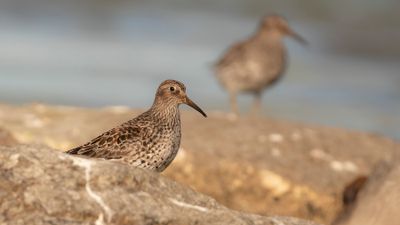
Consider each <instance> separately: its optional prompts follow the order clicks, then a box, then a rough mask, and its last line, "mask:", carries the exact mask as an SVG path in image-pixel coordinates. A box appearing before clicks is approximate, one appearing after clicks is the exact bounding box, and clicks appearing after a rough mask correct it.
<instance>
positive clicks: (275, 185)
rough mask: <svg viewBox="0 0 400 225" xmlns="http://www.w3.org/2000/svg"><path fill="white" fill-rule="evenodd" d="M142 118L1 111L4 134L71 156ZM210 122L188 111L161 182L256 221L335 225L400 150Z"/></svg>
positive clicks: (279, 124)
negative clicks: (366, 180)
mask: <svg viewBox="0 0 400 225" xmlns="http://www.w3.org/2000/svg"><path fill="white" fill-rule="evenodd" d="M182 108H183V107H182ZM183 109H184V108H183ZM140 112H142V111H141V110H132V109H129V108H124V107H109V108H101V109H87V108H77V107H65V106H49V105H42V104H29V105H22V106H12V105H0V126H1V127H4V128H5V129H7V130H9V131H10V132H11V133H12V135H13V136H14V137H15V138H16V139H17V140H18V142H20V143H27V144H32V143H36V144H44V145H47V146H50V147H52V148H54V149H58V150H66V149H68V148H72V147H74V146H77V145H80V144H83V143H85V142H86V141H88V140H90V139H92V138H94V137H96V136H97V135H98V134H100V133H102V132H104V131H105V130H107V129H110V128H112V127H114V126H116V125H118V124H119V123H121V122H124V121H126V120H128V119H130V118H132V117H134V116H136V115H138V114H139V113H140ZM207 114H208V115H209V117H208V118H207V119H204V118H203V117H202V116H201V115H199V114H198V113H197V112H191V111H185V110H182V123H183V127H182V132H183V133H182V144H181V147H182V148H181V149H180V151H179V153H178V155H177V158H176V159H175V160H174V161H173V162H172V164H171V166H170V167H168V168H167V169H166V171H165V172H164V173H163V175H165V176H167V177H169V178H172V179H173V180H176V181H178V182H179V183H182V184H185V185H188V186H190V187H191V188H193V189H195V190H197V191H199V192H201V193H204V194H207V195H210V196H212V197H213V198H215V199H216V200H217V201H218V202H220V203H222V204H223V205H225V206H227V207H229V208H233V209H235V210H240V211H246V212H251V213H256V214H263V215H285V216H295V217H301V218H305V219H310V220H314V221H317V222H320V223H325V224H329V223H330V222H332V220H333V219H334V218H336V215H337V214H338V212H340V211H341V210H342V203H341V196H342V190H343V188H344V187H345V186H346V185H347V184H348V183H349V182H351V181H352V180H354V179H355V178H356V177H359V176H362V175H366V176H368V175H369V174H370V173H371V172H372V171H373V170H374V168H375V167H376V165H377V164H379V163H380V162H381V161H388V160H390V159H391V158H393V157H392V155H393V153H394V152H396V151H399V150H400V145H399V144H398V143H396V142H394V141H392V140H390V139H387V138H384V137H379V136H377V135H372V134H365V133H359V132H352V131H347V130H343V129H338V128H329V127H323V126H316V125H309V124H300V123H293V122H288V121H280V120H276V119H272V118H268V117H262V118H241V119H239V120H234V119H232V118H230V117H229V116H228V115H227V114H225V113H221V112H207Z"/></svg>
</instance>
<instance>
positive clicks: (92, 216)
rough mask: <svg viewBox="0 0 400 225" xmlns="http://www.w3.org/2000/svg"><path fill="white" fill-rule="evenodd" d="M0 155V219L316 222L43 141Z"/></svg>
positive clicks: (147, 224) (99, 224)
mask: <svg viewBox="0 0 400 225" xmlns="http://www.w3.org/2000/svg"><path fill="white" fill-rule="evenodd" d="M0 162H1V163H0V178H1V179H0V202H1V204H0V224H15V225H19V224H21V225H22V224H35V225H40V224H57V225H63V224H68V225H72V224H80V225H81V224H95V225H104V224H118V225H124V224H127V225H128V224H129V225H131V224H135V225H142V224H143V225H155V224H177V225H179V224H182V225H190V224H207V225H208V224H218V225H224V224H229V225H234V224H249V225H250V224H254V225H256V224H266V225H312V224H313V223H311V222H307V221H302V220H298V219H292V218H285V217H261V216H257V215H250V214H245V213H241V212H238V211H233V210H230V209H227V208H225V207H224V206H221V205H220V204H218V203H217V202H216V201H215V200H213V199H211V198H209V197H206V196H204V195H202V194H199V193H196V192H194V191H193V190H191V189H189V188H186V187H184V186H182V185H179V184H177V183H175V182H173V181H171V180H168V179H166V178H164V177H163V176H162V175H159V174H156V173H152V172H149V171H145V170H141V169H138V168H132V167H129V166H126V165H123V164H119V163H116V162H108V161H103V160H94V159H84V158H79V157H75V156H70V155H66V154H64V153H59V152H56V151H54V150H52V149H49V148H47V147H38V146H36V147H34V146H25V145H20V146H16V147H1V148H0Z"/></svg>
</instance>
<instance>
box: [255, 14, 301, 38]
mask: <svg viewBox="0 0 400 225" xmlns="http://www.w3.org/2000/svg"><path fill="white" fill-rule="evenodd" d="M261 29H262V30H264V31H269V32H274V33H277V34H280V35H281V36H284V35H289V36H291V37H293V38H294V39H295V40H297V41H298V42H300V43H302V44H307V41H306V40H305V39H304V38H303V37H301V36H300V35H299V34H298V33H296V32H295V31H293V29H292V28H290V26H289V24H288V22H287V21H286V19H285V18H283V17H282V16H278V15H270V16H265V17H264V18H263V20H262V21H261Z"/></svg>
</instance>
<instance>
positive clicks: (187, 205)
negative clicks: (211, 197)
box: [169, 198, 208, 212]
mask: <svg viewBox="0 0 400 225" xmlns="http://www.w3.org/2000/svg"><path fill="white" fill-rule="evenodd" d="M169 200H170V201H171V202H172V203H174V204H175V205H177V206H180V207H184V208H190V209H194V210H198V211H201V212H207V211H208V209H207V208H205V207H201V206H198V205H192V204H188V203H186V202H181V201H178V200H176V199H173V198H169Z"/></svg>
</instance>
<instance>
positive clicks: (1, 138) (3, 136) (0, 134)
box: [0, 128, 18, 146]
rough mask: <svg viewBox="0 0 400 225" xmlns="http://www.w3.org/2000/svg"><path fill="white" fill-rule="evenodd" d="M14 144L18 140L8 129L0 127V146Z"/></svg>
mask: <svg viewBox="0 0 400 225" xmlns="http://www.w3.org/2000/svg"><path fill="white" fill-rule="evenodd" d="M16 144H18V142H17V140H15V138H14V137H13V136H12V134H11V133H10V132H9V131H7V130H4V129H1V128H0V146H11V145H16Z"/></svg>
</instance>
